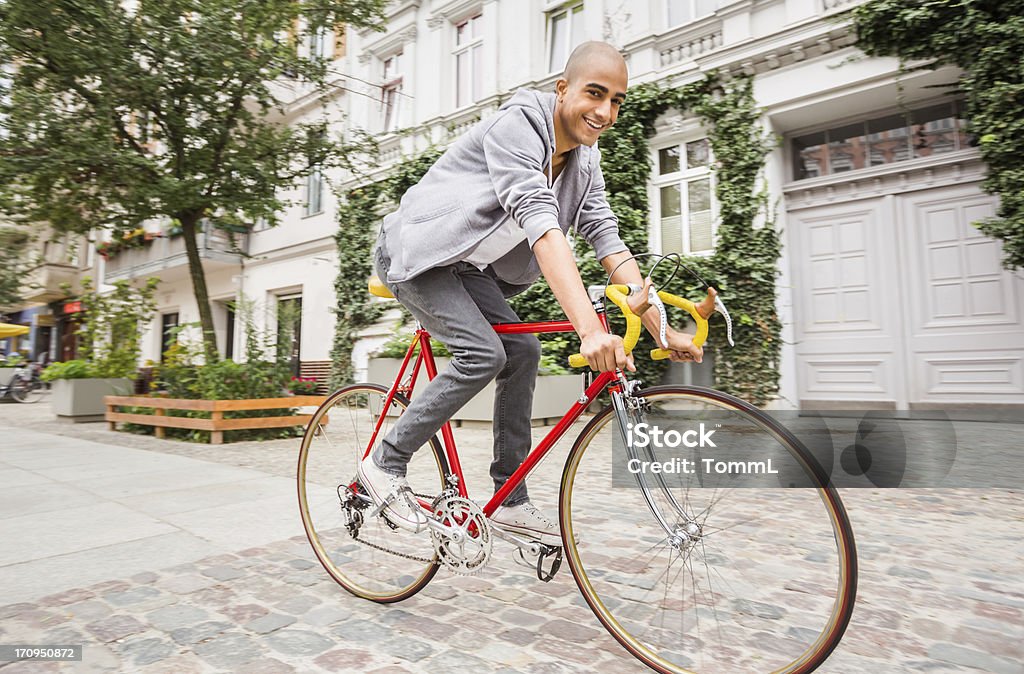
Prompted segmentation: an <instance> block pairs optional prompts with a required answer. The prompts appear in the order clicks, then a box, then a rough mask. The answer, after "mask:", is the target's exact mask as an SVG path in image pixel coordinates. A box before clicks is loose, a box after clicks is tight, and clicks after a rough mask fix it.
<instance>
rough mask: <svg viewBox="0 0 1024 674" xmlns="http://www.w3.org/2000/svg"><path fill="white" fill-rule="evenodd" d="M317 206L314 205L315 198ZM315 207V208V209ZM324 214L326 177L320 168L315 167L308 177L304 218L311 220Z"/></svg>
mask: <svg viewBox="0 0 1024 674" xmlns="http://www.w3.org/2000/svg"><path fill="white" fill-rule="evenodd" d="M314 193H315V195H316V197H315V204H314V197H313V195H314ZM314 206H315V207H314ZM323 212H324V176H323V173H322V172H321V171H320V167H319V166H314V167H313V168H312V169H311V170H310V172H309V175H307V176H306V187H305V195H304V199H303V207H302V217H304V218H311V217H313V216H315V215H320V214H321V213H323Z"/></svg>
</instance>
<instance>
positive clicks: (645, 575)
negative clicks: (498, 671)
mask: <svg viewBox="0 0 1024 674" xmlns="http://www.w3.org/2000/svg"><path fill="white" fill-rule="evenodd" d="M636 290H638V288H630V287H628V286H623V285H609V286H599V287H593V288H591V289H590V292H591V300H592V301H593V303H594V307H595V309H596V310H597V312H598V314H599V316H600V317H601V319H602V321H603V322H604V324H605V326H606V328H607V326H608V322H607V316H606V313H605V303H604V300H605V298H606V297H607V299H609V300H611V302H613V303H614V304H615V305H616V306H617V307H619V308H620V309H621V310H622V312H623V314H624V316H625V317H626V321H627V331H626V335H625V337H624V341H625V345H626V347H627V349H628V350H629V351H632V349H633V347H634V346H635V345H636V342H637V340H638V338H639V333H640V321H639V318H638V317H637V316H635V315H633V314H632V312H630V310H629V305H628V304H627V302H626V297H627V296H628V294H629V293H631V292H634V291H636ZM370 292H371V293H373V294H374V295H377V296H381V297H389V296H390V292H389V291H388V290H387V288H386V287H384V285H383V284H381V283H380V282H379V281H376V280H374V281H371V284H370ZM649 299H650V300H651V301H653V302H654V303H656V304H662V303H664V304H669V305H673V306H676V307H680V308H682V309H684V310H686V311H687V312H688V313H689V314H690V315H691V316H692V317H693V320H694V321H695V323H696V325H697V332H696V336H695V339H694V343H695V344H698V345H701V344H703V342H704V341H705V339H706V337H707V332H708V323H707V317H708V316H709V315H710V314H711V313H712V311H713V310H714V309H717V310H718V311H719V312H720V313H722V314H723V316H725V317H726V319H728V312H727V311H726V309H725V306H724V304H723V303H722V302H721V300H720V299H719V298H717V297H716V295H715V293H714V292H713V291H712V290H711V289H709V290H708V296H707V297H706V298H705V299H704V300H703V301H702V302H701V303H700V304H699V305H696V304H694V303H692V302H690V301H688V300H685V299H682V298H679V297H676V296H674V295H671V294H669V293H667V292H664V291H658V292H657V295H656V296H655V295H654V294H653V293H652V294H651V296H650V298H649ZM659 300H660V301H661V302H659ZM663 308H664V307H663V306H661V307H660V309H661V310H663ZM662 316H663V317H664V312H663V313H662ZM727 326H728V327H729V340H730V342H731V339H732V337H731V322H729V321H728V320H727ZM494 330H495V331H496V332H499V333H503V332H533V333H540V332H571V331H572V326H571V324H570V323H569V322H568V321H550V322H543V323H520V324H503V325H495V326H494ZM652 357H654V358H663V357H667V353H665V352H662V351H660V350H655V351H653V352H652ZM580 360H581V359H580V358H579V357H578V354H577V357H574V358H573V359H572V364H573V365H574V366H581V365H583V364H585V361H584V362H583V363H581V362H580ZM423 368H425V369H426V374H427V377H429V378H431V379H432V378H434V377H435V376H436V374H437V370H436V366H435V363H434V355H433V352H432V350H431V346H430V339H429V335H428V334H427V332H426V331H425V330H423V329H422V328H421V327H419V326H417V330H416V332H415V334H414V336H413V337H412V339H411V342H410V344H409V348H408V350H407V352H406V355H405V359H404V361H403V362H402V366H401V368H400V370H399V373H398V375H397V377H396V378H395V381H394V382H393V383H392V384H390V385H388V386H385V385H381V384H354V385H351V386H347V387H345V388H343V389H341V390H339V391H337V392H335V393H333V394H332V395H331V396H329V397H328V399H327V400H326V401H325V402H324V404H323V405H322V406H321V407H320V408H319V409H318V410H317V411H316V413H315V414H314V415H313V417H312V419H311V421H310V423H309V425H308V427H307V429H306V433H305V435H304V437H303V439H302V445H301V449H300V452H299V461H298V496H299V505H300V510H301V514H302V521H303V525H304V527H305V530H306V534H307V536H308V538H309V541H310V543H311V544H312V547H313V550H314V551H315V553H316V556H317V557H318V558H319V560H320V562H321V563H322V564H323V566H324V568H325V569H326V570H327V572H328V573H329V574H330V575H331V577H332V578H333V579H334V580H335V581H337V582H338V583H339V584H340V585H341V586H342V587H344V588H345V589H346V590H348V591H349V592H350V593H352V594H354V595H355V596H357V597H361V598H364V599H368V600H371V601H375V602H380V603H390V602H397V601H401V600H403V599H407V598H409V597H411V596H413V595H414V594H416V593H417V592H418V591H419V590H421V589H423V587H424V586H425V585H426V584H427V583H428V582H430V580H431V579H432V578H433V577H434V575H435V574H436V573H437V572H438V570H439V569H440V568H441V567H445V568H447V569H448V570H450V571H451V572H453V573H457V574H467V573H474V572H476V571H479V570H480V569H481V568H483V567H484V566H485V565H486V564H487V562H488V560H489V559H490V557H491V554H492V543H493V540H494V539H495V538H499V539H502V540H504V541H507V542H509V543H511V544H512V545H513V546H515V550H514V552H515V553H516V554H517V555H518V556H519V557H520V559H521V560H522V561H527V560H528V561H529V564H530V565H531V566H532V568H535V570H536V573H537V576H538V578H539V579H540V580H542V581H549V580H551V578H552V577H554V575H555V573H556V572H557V571H558V569H559V565H560V563H561V561H562V559H563V555H564V557H565V559H567V560H568V563H569V569H570V570H571V572H572V575H573V578H574V579H575V581H576V584H577V585H578V587H579V589H580V591H581V592H582V594H583V597H584V599H585V600H586V602H587V604H588V605H589V606H590V608H591V609H592V610H593V612H594V614H595V615H596V616H597V618H598V620H599V621H600V622H601V624H602V625H603V626H604V627H605V628H606V629H607V630H608V631H609V632H610V633H611V635H612V636H613V637H615V639H617V640H618V641H619V643H620V644H622V645H623V646H624V647H625V648H626V649H627V650H628V651H629V652H630V653H631V654H633V655H634V656H635V657H637V658H638V659H639V660H641V661H642V662H644V663H645V664H646V665H648V666H649V667H651V668H652V669H654V670H656V671H659V672H693V671H701V672H731V671H742V672H754V671H772V672H810V671H812V670H814V669H815V668H817V667H818V666H819V665H820V664H821V663H822V662H823V661H824V660H825V659H826V658H827V657H828V656H829V654H830V653H831V652H832V651H833V649H834V648H835V647H836V645H837V644H838V643H839V641H840V639H841V637H842V635H843V632H844V631H845V629H846V626H847V624H848V622H849V620H850V616H851V614H852V612H853V605H854V599H855V595H856V587H857V558H856V550H855V545H854V539H853V532H852V530H851V527H850V522H849V519H848V517H847V515H846V511H845V509H844V507H843V505H842V503H841V501H840V499H839V495H838V494H837V492H836V490H835V488H834V487H833V486H832V485H831V483H830V481H829V478H828V475H827V474H826V472H825V471H824V470H823V469H822V468H821V466H820V465H819V463H818V462H817V461H816V459H815V458H814V456H813V455H812V454H811V453H810V452H809V451H808V450H807V449H806V447H804V445H803V444H801V442H800V441H799V440H797V438H795V437H794V436H793V435H792V434H791V433H789V432H788V431H787V430H786V429H785V428H783V427H782V426H780V425H779V424H778V423H777V422H775V421H774V420H773V419H772V418H771V417H769V416H768V415H766V414H765V413H763V412H761V411H760V410H758V409H757V408H756V407H753V406H752V405H750V404H748V403H747V402H745V401H743V400H740V399H738V398H735V397H733V396H730V395H727V394H725V393H722V392H719V391H715V390H712V389H707V388H700V387H695V386H652V387H649V388H645V387H643V386H642V385H641V383H640V382H639V381H637V380H636V379H634V378H631V376H630V375H629V374H628V373H626V372H623V371H616V372H606V373H601V374H599V375H596V376H592V375H590V374H589V373H588V374H587V375H584V376H585V390H584V392H583V394H582V395H581V396H580V398H579V399H578V400H576V401H574V402H573V403H572V405H571V406H570V407H569V409H568V410H567V411H566V413H565V415H564V416H563V417H562V418H561V420H560V421H559V422H558V423H557V424H556V425H555V426H554V428H552V429H551V430H550V432H549V433H548V434H547V436H546V437H544V438H543V440H541V441H540V443H539V444H538V445H537V446H536V447H535V448H534V449H533V450H532V451H531V452H530V454H529V455H528V456H527V458H526V459H525V460H524V462H523V463H522V465H521V466H520V467H519V469H518V470H517V471H516V472H515V474H514V475H513V476H512V477H511V478H510V479H509V480H508V482H507V483H506V484H505V485H504V487H503V488H502V489H500V490H499V491H498V492H497V493H496V494H494V496H493V498H491V499H490V500H489V501H487V502H486V504H485V505H483V506H480V505H478V504H477V503H476V502H474V501H472V500H470V498H469V490H468V485H467V483H466V480H465V478H464V475H463V471H462V467H461V464H460V461H459V455H458V452H457V450H456V447H455V440H454V437H453V433H452V429H451V426H450V424H446V425H445V426H444V427H443V428H442V429H441V438H437V437H434V438H432V439H431V440H430V441H429V443H428V445H429V446H426V447H423V448H421V449H420V450H419V451H418V452H416V453H415V454H414V455H413V459H412V461H411V462H410V464H409V468H408V479H409V483H410V485H411V487H412V489H413V492H414V493H415V496H416V499H417V500H418V502H419V503H420V505H421V506H422V507H423V508H424V510H426V511H428V513H429V515H430V517H429V518H428V520H429V521H428V526H427V529H428V531H429V533H427V532H423V531H421V532H419V533H410V532H407V531H404V530H402V529H398V528H397V527H395V526H394V525H393V524H391V522H389V521H388V520H387V518H386V517H385V516H384V515H383V514H382V512H381V508H380V507H377V506H375V505H374V503H373V501H372V500H371V499H370V497H369V496H368V495H367V494H366V492H365V490H364V489H363V488H362V486H361V485H360V484H359V482H358V480H357V479H356V466H357V465H358V464H359V462H360V461H361V460H362V459H363V457H365V456H366V455H367V453H368V452H369V451H370V450H371V449H372V448H373V447H374V446H375V444H376V442H377V440H378V438H382V437H383V436H384V435H385V434H386V433H387V431H388V429H389V428H390V427H391V425H392V424H393V423H394V422H395V420H396V419H397V417H398V416H399V415H401V414H402V412H403V411H404V410H405V409H406V407H407V406H408V404H409V397H410V396H411V394H412V391H413V389H414V387H415V383H416V379H417V377H418V376H419V374H420V373H421V370H422V369H423ZM605 392H607V393H608V394H609V396H610V399H611V402H610V404H608V405H607V406H605V407H604V408H603V409H602V410H601V411H600V412H598V413H597V414H596V415H594V416H593V417H592V418H590V419H589V421H586V423H585V425H584V426H583V428H582V430H580V431H579V432H578V434H577V436H576V439H575V441H574V442H573V445H572V448H571V450H570V451H569V454H568V458H567V459H566V462H565V465H564V468H563V471H562V480H561V487H560V495H559V523H560V525H561V535H562V545H561V546H548V545H542V544H540V543H539V542H537V541H534V540H529V539H526V538H523V537H521V536H519V535H516V534H513V533H511V532H509V531H505V530H503V529H502V527H501V526H500V525H498V524H496V523H494V522H492V521H491V520H490V519H489V518H490V516H491V515H492V514H493V513H494V511H495V510H496V509H497V508H498V506H499V505H500V504H501V503H502V502H503V501H504V499H505V498H506V496H508V494H509V493H511V491H512V490H513V489H514V488H515V486H516V485H518V484H519V483H520V482H521V481H522V480H524V479H526V477H527V476H528V475H529V474H530V473H531V471H533V470H534V469H535V468H536V466H537V464H538V463H539V462H540V461H541V460H542V459H543V458H544V457H545V455H547V454H548V452H549V451H550V450H551V448H552V447H553V446H554V445H555V444H556V443H557V442H558V441H559V439H560V438H562V437H563V436H565V435H566V433H567V432H568V431H569V429H570V428H571V427H572V426H573V425H574V424H575V423H576V422H578V421H579V422H582V420H583V415H584V413H585V411H586V410H587V408H588V407H589V406H590V405H591V403H592V402H594V401H595V400H596V399H597V398H598V396H600V395H601V394H603V393H605ZM567 402H568V401H567ZM328 421H329V423H328ZM642 424H646V425H647V426H646V428H647V429H651V428H654V427H656V426H659V425H660V426H661V427H662V429H666V428H667V429H670V430H675V431H676V433H677V434H678V437H679V438H680V440H681V441H682V442H681V443H680V444H681V445H686V444H687V442H686V440H687V439H689V441H690V442H689V444H690V445H693V447H692V450H691V449H690V448H687V449H688V450H689V451H694V452H698V453H699V452H704V454H703V455H702V456H701V455H699V454H698V455H696V459H695V460H697V461H699V462H703V460H704V459H708V458H710V460H711V461H712V463H711V464H708V466H709V467H710V468H712V470H710V471H709V472H707V473H704V474H701V473H699V472H698V474H697V475H693V474H687V473H685V471H683V470H677V471H675V472H670V471H668V470H664V467H665V466H666V465H669V463H668V462H666V461H664V459H665V453H664V452H663V451H660V450H656V449H655V448H653V447H652V443H650V442H647V443H646V444H644V443H643V442H638V438H640V437H641V435H640V434H639V433H637V432H636V431H637V429H638V428H640V427H641V425H642ZM687 429H688V430H687ZM698 429H700V430H698ZM712 429H713V430H712ZM687 432H691V435H689V436H687V435H686V433H687ZM712 433H717V434H718V435H712ZM665 435H666V437H667V436H668V434H667V433H666V434H665ZM649 437H650V435H649V434H648V438H649ZM672 437H676V436H672ZM698 437H699V441H698ZM705 439H706V440H707V442H704V440H705ZM723 441H728V442H724V443H723ZM724 444H729V445H730V447H728V448H726V447H725V446H724ZM700 445H704V446H703V447H701V446H700ZM709 445H710V446H709ZM662 449H664V448H662ZM719 449H729V450H730V456H736V455H737V454H739V455H744V456H747V457H748V459H750V461H749V463H751V464H758V465H760V464H763V463H765V462H766V460H767V459H774V460H775V461H776V463H775V464H774V465H775V466H776V467H777V468H778V467H781V468H782V473H781V475H779V476H778V477H777V478H773V479H778V480H781V481H783V482H784V483H785V485H780V484H775V485H769V484H765V483H763V482H761V483H751V484H744V485H742V486H732V485H731V483H729V482H728V481H725V482H723V481H722V479H720V476H718V477H716V476H714V475H713V473H714V470H715V469H716V468H717V463H715V461H716V460H717V459H716V458H715V452H716V451H718V450H719ZM675 460H677V461H678V457H676V459H675ZM659 461H660V465H661V466H662V469H663V470H661V471H643V470H633V468H636V467H640V466H644V465H645V463H644V462H646V465H647V466H651V465H653V464H654V463H659ZM673 465H677V467H678V464H673ZM684 466H685V464H684ZM702 484H703V486H702ZM783 486H786V487H789V488H783Z"/></svg>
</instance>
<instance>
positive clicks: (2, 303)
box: [0, 226, 34, 307]
mask: <svg viewBox="0 0 1024 674" xmlns="http://www.w3.org/2000/svg"><path fill="white" fill-rule="evenodd" d="M31 240H32V237H31V235H30V234H29V233H28V232H27V231H26V230H25V229H23V228H21V227H10V226H7V227H4V226H0V307H13V306H15V305H18V304H20V303H21V301H22V297H21V290H22V288H23V287H24V283H25V275H26V274H28V273H29V272H31V271H32V268H33V266H34V265H33V262H32V260H31V259H30V258H31V256H30V255H29V254H28V252H29V251H28V247H29V246H28V244H29V242H30V241H31Z"/></svg>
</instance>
